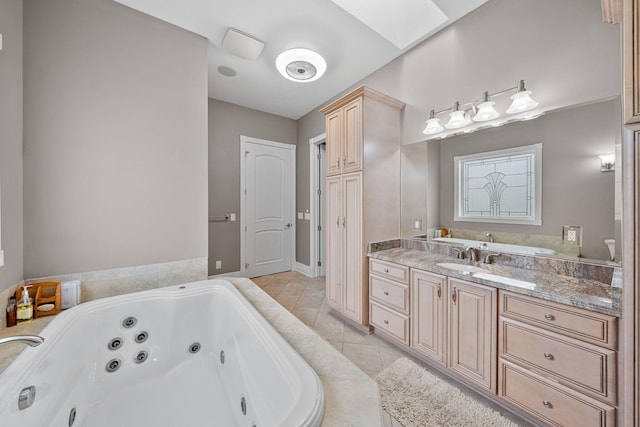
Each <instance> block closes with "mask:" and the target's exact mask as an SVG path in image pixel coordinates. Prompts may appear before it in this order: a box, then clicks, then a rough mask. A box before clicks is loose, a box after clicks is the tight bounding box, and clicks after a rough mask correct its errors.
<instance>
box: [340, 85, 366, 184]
mask: <svg viewBox="0 0 640 427" xmlns="http://www.w3.org/2000/svg"><path fill="white" fill-rule="evenodd" d="M341 111H342V117H343V127H344V139H343V140H342V141H343V144H342V173H350V172H358V171H361V170H362V161H363V158H362V149H363V145H364V144H363V137H362V98H356V99H354V100H353V101H351V102H350V103H348V104H347V105H345V106H344V107H342V108H341Z"/></svg>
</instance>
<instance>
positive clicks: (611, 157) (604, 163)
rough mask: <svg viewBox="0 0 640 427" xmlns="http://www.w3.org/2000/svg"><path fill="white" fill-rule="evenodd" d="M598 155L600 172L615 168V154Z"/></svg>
mask: <svg viewBox="0 0 640 427" xmlns="http://www.w3.org/2000/svg"><path fill="white" fill-rule="evenodd" d="M598 157H600V172H611V171H614V170H616V155H615V154H603V155H601V156H598Z"/></svg>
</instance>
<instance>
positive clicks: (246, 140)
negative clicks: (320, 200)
mask: <svg viewBox="0 0 640 427" xmlns="http://www.w3.org/2000/svg"><path fill="white" fill-rule="evenodd" d="M247 144H260V145H266V146H268V147H275V148H284V149H285V150H289V153H290V159H289V160H290V162H291V208H290V209H291V212H290V215H291V224H292V226H291V233H290V237H289V238H290V239H291V259H290V266H289V270H293V268H294V266H295V260H296V225H295V224H296V221H295V218H296V146H295V145H293V144H285V143H283V142H276V141H269V140H266V139H260V138H253V137H250V136H245V135H240V274H239V276H240V277H246V275H247V268H246V267H245V265H246V262H247V261H246V247H245V245H246V235H245V229H246V226H247V223H246V209H245V197H244V196H245V188H246V182H245V169H246V162H247V161H246V156H245V152H246V151H247Z"/></svg>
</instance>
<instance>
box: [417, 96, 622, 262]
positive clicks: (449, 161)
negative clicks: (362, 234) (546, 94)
mask: <svg viewBox="0 0 640 427" xmlns="http://www.w3.org/2000/svg"><path fill="white" fill-rule="evenodd" d="M619 105H620V100H619V99H616V100H615V101H607V102H601V103H596V104H592V105H587V106H584V107H578V108H572V109H568V110H564V111H559V112H554V113H550V114H547V115H545V116H543V117H540V118H538V119H536V120H531V121H526V122H519V123H512V124H509V125H506V126H503V127H500V128H494V129H486V130H483V131H479V132H475V133H472V134H469V135H464V136H456V137H452V138H448V139H445V140H443V141H442V142H431V143H429V144H439V145H440V224H439V225H440V226H442V227H446V228H462V229H466V230H478V231H480V230H482V231H484V230H486V231H493V232H508V233H523V234H527V233H529V234H543V235H548V236H557V237H561V236H562V226H563V225H581V226H582V227H583V246H582V251H581V253H582V255H583V256H585V257H586V258H594V259H608V251H607V247H606V245H605V244H604V239H612V238H614V237H615V228H614V224H615V223H614V210H615V209H614V207H615V206H614V195H615V191H614V181H615V174H614V173H613V172H606V173H603V172H601V171H600V159H599V158H598V157H597V156H598V155H599V154H607V153H613V152H615V143H616V140H617V139H619V138H618V137H617V135H619V134H620V132H621V130H620V127H619V126H618V120H617V119H616V115H618V116H619V115H620V108H619ZM538 142H541V143H542V225H541V226H533V225H515V224H491V223H477V222H466V221H465V222H462V221H456V222H454V221H453V216H454V212H453V199H454V193H455V192H454V163H453V158H454V156H463V155H467V154H475V153H482V152H486V151H493V150H500V149H504V148H511V147H520V146H523V145H530V144H535V143H538ZM430 202H432V203H437V196H436V197H433V198H430ZM435 225H438V224H435Z"/></svg>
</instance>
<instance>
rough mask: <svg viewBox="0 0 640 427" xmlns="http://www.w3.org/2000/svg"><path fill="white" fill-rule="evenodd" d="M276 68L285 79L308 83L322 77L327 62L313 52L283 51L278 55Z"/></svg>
mask: <svg viewBox="0 0 640 427" xmlns="http://www.w3.org/2000/svg"><path fill="white" fill-rule="evenodd" d="M276 68H277V69H278V71H279V72H280V74H282V76H283V77H285V78H286V79H289V80H291V81H294V82H298V83H308V82H312V81H315V80H318V79H319V78H320V77H322V75H323V74H324V72H325V71H326V70H327V62H326V61H325V60H324V58H323V57H322V55H320V54H319V53H317V52H314V51H313V50H310V49H304V48H297V49H289V50H285V51H284V52H282V53H281V54H280V55H278V58H276Z"/></svg>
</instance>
